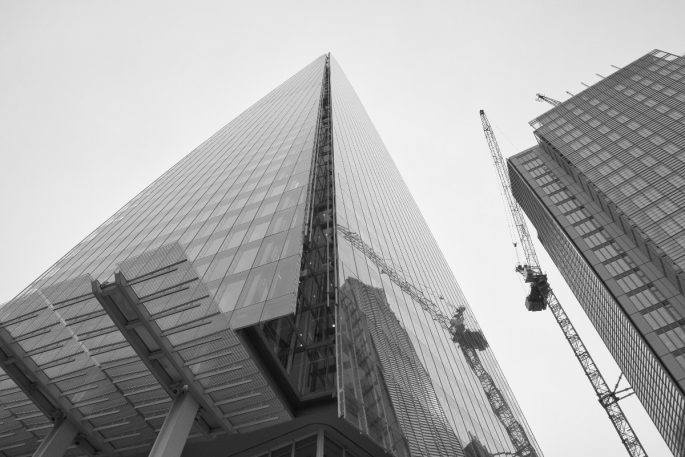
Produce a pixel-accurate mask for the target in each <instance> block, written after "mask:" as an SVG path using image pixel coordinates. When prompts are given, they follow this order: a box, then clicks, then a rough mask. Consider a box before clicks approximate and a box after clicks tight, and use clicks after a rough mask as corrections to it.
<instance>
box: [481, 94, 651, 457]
mask: <svg viewBox="0 0 685 457" xmlns="http://www.w3.org/2000/svg"><path fill="white" fill-rule="evenodd" d="M538 97H539V98H542V99H543V100H544V101H548V102H549V103H552V104H553V105H555V106H556V104H558V103H559V102H557V101H556V100H552V99H549V100H547V97H544V96H543V95H540V94H538ZM550 100H552V101H550ZM480 119H481V123H482V124H483V132H484V133H485V138H486V140H487V142H488V147H489V149H490V154H491V155H492V159H493V161H494V163H495V168H496V169H497V174H498V176H499V180H500V184H501V186H502V189H503V192H504V194H505V199H506V201H507V204H508V206H509V211H510V213H511V215H512V218H513V220H514V224H515V226H516V231H517V232H518V238H519V240H520V242H521V246H522V247H523V252H524V255H525V259H526V263H525V264H524V265H518V266H517V267H516V271H517V272H519V273H521V274H522V275H523V276H524V278H525V281H526V282H527V283H530V284H531V293H530V295H529V296H528V298H526V307H527V308H528V310H530V311H541V310H543V309H545V308H546V307H547V306H549V308H550V310H551V311H552V314H553V315H554V318H555V319H556V321H557V324H559V327H560V328H561V331H562V332H563V334H564V337H565V338H566V340H567V341H568V343H569V345H570V346H571V349H572V350H573V353H574V355H575V356H576V359H578V362H580V364H581V366H582V367H583V371H584V372H585V376H586V377H587V378H588V380H589V381H590V384H592V387H593V389H594V390H595V393H596V394H597V398H598V400H599V403H600V404H601V405H602V407H603V408H604V409H605V411H606V413H607V415H608V416H609V419H610V420H611V423H612V424H613V426H614V428H615V429H616V431H617V432H618V435H619V437H620V439H621V442H622V443H623V445H624V446H625V448H626V450H627V451H628V454H629V455H630V456H631V457H646V456H647V453H646V452H645V450H644V449H643V447H642V444H641V443H640V440H639V439H638V438H637V436H636V435H635V432H634V431H633V429H632V427H631V426H630V423H629V422H628V419H627V418H626V416H625V414H624V413H623V410H622V409H621V407H620V406H619V404H618V401H619V400H620V399H621V398H624V397H619V394H620V393H622V392H624V391H625V390H626V389H624V390H622V391H617V388H618V383H616V387H615V388H614V389H613V390H612V389H610V388H609V386H608V385H607V383H606V381H605V380H604V377H603V376H602V374H601V373H600V371H599V369H598V368H597V365H596V364H595V362H594V360H593V359H592V357H591V356H590V353H589V352H588V350H587V348H586V347H585V344H583V341H582V340H581V339H580V335H578V332H577V331H576V329H575V327H574V326H573V324H572V323H571V321H570V319H569V318H568V316H567V315H566V312H565V311H564V308H563V307H562V306H561V303H560V302H559V300H558V299H557V297H556V295H554V292H553V291H552V289H551V288H550V286H549V283H548V282H547V276H546V275H544V274H543V273H542V270H541V269H540V264H539V262H538V258H537V255H536V253H535V247H534V246H533V241H532V237H531V236H530V233H529V232H528V229H527V226H526V222H525V219H524V217H523V210H522V209H521V207H520V206H519V204H518V202H517V201H516V200H515V199H514V195H513V193H512V191H511V182H510V181H509V175H508V174H507V168H506V165H505V163H504V158H503V156H502V153H501V151H500V149H499V145H498V144H497V140H496V139H495V135H494V133H493V131H492V126H491V125H490V122H489V121H488V118H487V116H485V112H484V111H483V110H480ZM621 376H623V375H621ZM620 379H621V378H619V381H620Z"/></svg>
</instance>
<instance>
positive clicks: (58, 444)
mask: <svg viewBox="0 0 685 457" xmlns="http://www.w3.org/2000/svg"><path fill="white" fill-rule="evenodd" d="M77 433H78V430H76V427H74V426H73V425H71V424H70V423H69V421H66V420H63V421H61V422H59V423H56V424H55V426H54V427H53V428H52V431H51V432H50V433H49V434H48V436H46V437H45V439H44V440H43V442H42V443H41V444H40V446H38V449H36V452H34V453H33V457H62V456H63V455H64V453H65V452H67V449H68V448H69V446H71V443H73V442H74V438H76V434H77Z"/></svg>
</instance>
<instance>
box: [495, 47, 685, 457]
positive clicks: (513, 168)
mask: <svg viewBox="0 0 685 457" xmlns="http://www.w3.org/2000/svg"><path fill="white" fill-rule="evenodd" d="M531 125H532V126H533V127H534V128H535V137H536V139H537V142H538V145H537V146H535V147H533V148H530V149H528V150H526V151H523V152H521V153H520V154H518V155H516V156H514V157H512V158H510V159H509V161H508V165H509V172H510V176H511V182H512V190H513V192H514V195H515V197H516V199H517V200H518V202H519V203H520V204H521V206H522V207H523V209H524V211H525V212H526V214H527V215H528V217H529V218H530V220H531V221H532V222H533V225H534V226H535V227H536V229H537V231H538V235H539V238H540V240H541V242H542V244H543V246H544V247H545V248H546V249H547V251H548V252H549V254H550V256H551V257H552V259H553V260H554V262H555V263H556V264H557V266H558V267H559V270H560V271H561V273H562V275H563V276H564V278H565V279H566V281H567V282H568V284H569V285H570V287H571V289H572V290H573V292H574V293H575V294H576V296H577V297H578V300H579V302H580V303H581V305H582V307H583V308H584V310H585V312H586V313H587V315H588V316H589V318H590V320H591V321H592V323H593V324H594V326H595V328H596V329H597V331H598V332H599V334H600V336H601V337H602V339H603V340H604V342H605V344H606V346H607V347H608V349H609V351H610V352H611V353H612V355H613V357H614V358H615V360H616V362H617V363H618V365H619V367H620V368H621V370H622V371H623V373H624V374H625V376H626V377H627V379H628V380H629V382H630V383H631V385H632V387H633V389H634V391H635V394H636V395H637V397H638V398H639V399H640V401H641V402H642V404H643V405H644V407H645V409H646V410H647V412H648V413H649V415H650V416H651V418H652V420H653V421H654V423H655V425H656V427H657V428H658V429H659V431H660V432H661V434H662V435H663V437H664V440H665V441H666V443H667V444H668V446H669V447H670V449H671V450H672V452H673V454H674V455H676V456H682V455H685V390H684V389H685V296H684V295H683V290H684V287H685V274H684V273H683V268H685V164H684V163H683V162H684V161H685V58H683V57H678V56H676V55H672V54H669V53H666V52H662V51H654V52H652V53H649V54H647V55H645V56H643V57H641V58H639V59H638V60H636V61H635V62H633V63H631V64H630V65H627V66H626V67H624V68H622V69H620V70H618V71H616V72H615V73H613V74H612V75H610V76H608V77H606V78H604V79H602V80H601V81H600V82H598V83H597V84H595V85H593V86H591V87H589V88H588V89H586V90H584V91H583V92H581V93H580V94H578V95H575V96H573V97H571V98H570V99H569V100H567V101H565V102H563V103H561V104H560V105H558V106H556V107H555V108H553V109H552V110H550V111H548V112H547V113H545V114H543V115H542V116H540V117H538V118H537V119H535V120H534V121H532V122H531Z"/></svg>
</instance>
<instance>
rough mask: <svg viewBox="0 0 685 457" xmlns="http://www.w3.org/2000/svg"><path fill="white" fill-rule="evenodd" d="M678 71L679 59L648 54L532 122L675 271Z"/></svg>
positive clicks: (679, 179)
mask: <svg viewBox="0 0 685 457" xmlns="http://www.w3.org/2000/svg"><path fill="white" fill-rule="evenodd" d="M684 75H685V58H683V57H678V56H674V55H672V54H668V53H663V52H661V51H655V52H653V53H651V54H648V55H646V56H644V57H642V58H640V59H638V60H637V61H635V62H633V63H632V64H630V65H628V66H626V67H625V68H623V69H621V70H619V71H617V72H615V73H614V74H612V75H610V76H609V77H607V78H605V79H603V80H602V81H600V82H599V83H597V84H595V85H594V86H592V87H590V88H588V89H587V90H585V91H583V92H582V93H581V94H579V95H578V96H576V97H573V98H572V99H570V100H568V101H567V102H565V103H563V104H562V105H561V106H560V107H558V108H555V109H553V110H551V111H550V112H548V113H546V114H544V115H543V116H540V117H539V118H537V119H536V120H535V121H533V123H534V124H535V125H537V126H539V129H538V130H536V135H537V136H538V137H539V138H541V139H543V140H544V142H548V143H549V144H551V145H552V146H553V147H554V148H555V149H556V150H557V151H559V153H560V154H561V155H562V156H563V157H564V158H565V159H566V160H568V161H570V162H571V163H572V164H573V166H574V167H576V168H577V169H578V171H579V172H580V173H582V174H583V175H584V176H585V177H586V178H587V179H589V180H590V181H591V182H592V183H594V184H595V185H596V186H597V187H598V189H599V190H600V191H601V192H602V193H603V194H605V195H606V197H607V198H608V199H610V200H611V201H612V202H613V203H615V204H616V205H617V207H618V208H620V210H621V211H623V212H624V213H625V214H626V215H627V216H628V217H629V218H630V219H631V220H632V221H633V222H635V223H636V224H637V225H638V226H639V227H640V228H641V230H642V231H643V232H644V233H645V234H646V235H647V236H648V237H649V238H650V239H651V240H653V241H654V242H655V243H656V244H657V245H658V246H659V247H660V248H661V249H663V250H664V252H665V253H666V254H667V255H668V256H669V257H670V259H671V260H672V261H673V262H674V263H675V264H676V265H677V268H676V272H678V271H680V269H681V268H685V245H684V244H683V243H681V242H680V240H679V238H680V237H681V236H682V235H683V234H685V186H683V184H685V180H684V179H683V176H684V175H685V114H684V112H685V80H684V79H683V77H684ZM664 219H668V220H667V221H665V220H664Z"/></svg>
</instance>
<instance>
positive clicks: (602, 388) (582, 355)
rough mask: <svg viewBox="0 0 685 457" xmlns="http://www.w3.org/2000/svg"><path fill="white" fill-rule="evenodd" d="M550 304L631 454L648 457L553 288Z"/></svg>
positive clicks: (586, 374) (550, 294)
mask: <svg viewBox="0 0 685 457" xmlns="http://www.w3.org/2000/svg"><path fill="white" fill-rule="evenodd" d="M547 304H548V305H549V309H550V310H551V311H552V314H554V318H555V319H556V321H557V322H558V323H559V327H561V330H562V331H563V332H564V336H565V337H566V340H567V341H568V343H569V344H570V345H571V348H573V352H574V354H575V355H576V358H577V359H578V361H579V362H580V364H581V365H582V367H583V371H585V376H587V378H588V379H589V380H590V383H592V387H593V388H594V389H595V393H596V394H597V397H598V399H599V403H600V404H601V405H602V407H603V408H604V409H605V410H606V412H607V415H608V416H609V419H610V420H611V423H612V424H613V425H614V428H615V429H616V431H617V432H618V435H619V436H620V438H621V441H622V442H623V445H624V446H625V448H626V449H627V450H628V453H629V454H630V455H631V456H634V457H646V455H647V453H646V452H645V450H644V449H643V448H642V444H641V443H640V440H639V439H638V438H637V436H636V435H635V432H634V431H633V429H632V427H631V426H630V423H629V422H628V419H627V418H626V417H625V415H624V414H623V410H621V407H620V406H619V404H618V400H619V398H618V396H617V395H616V392H614V391H613V390H611V388H609V386H608V385H607V383H606V381H605V380H604V377H603V376H602V374H601V373H600V371H599V369H598V368H597V366H596V365H595V361H594V360H592V357H591V356H590V353H589V352H588V350H587V348H586V347H585V344H583V341H582V340H581V339H580V336H579V335H578V332H576V329H575V327H573V324H572V323H571V320H570V319H569V318H568V316H567V315H566V312H565V311H564V308H563V307H562V306H561V303H559V300H558V299H557V297H556V295H554V292H551V291H550V293H549V295H548V297H547Z"/></svg>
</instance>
